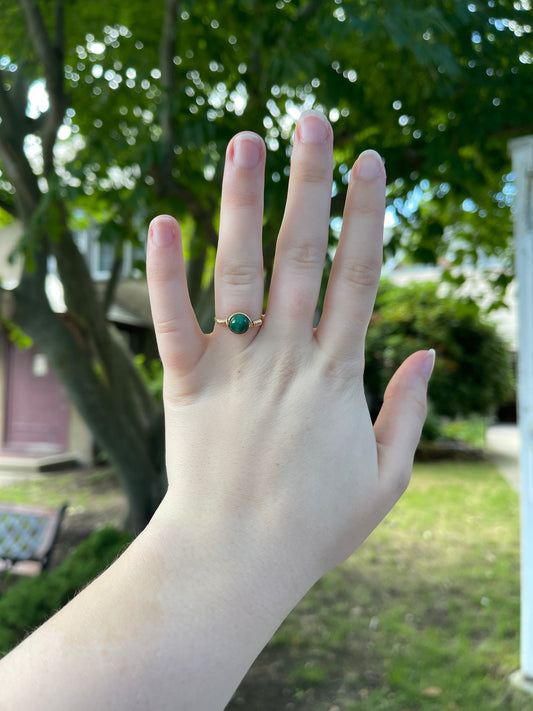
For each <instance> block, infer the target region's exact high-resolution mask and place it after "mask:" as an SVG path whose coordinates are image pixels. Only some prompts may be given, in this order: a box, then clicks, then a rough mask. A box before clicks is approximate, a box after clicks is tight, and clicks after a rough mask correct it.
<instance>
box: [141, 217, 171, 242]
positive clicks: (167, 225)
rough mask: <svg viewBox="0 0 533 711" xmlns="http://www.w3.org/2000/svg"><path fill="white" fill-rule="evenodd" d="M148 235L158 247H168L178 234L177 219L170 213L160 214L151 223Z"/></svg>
mask: <svg viewBox="0 0 533 711" xmlns="http://www.w3.org/2000/svg"><path fill="white" fill-rule="evenodd" d="M148 235H149V236H150V235H151V237H152V239H153V241H154V244H155V245H156V246H157V247H168V246H170V245H171V244H172V243H173V242H174V238H175V236H176V221H175V220H174V219H173V218H172V217H170V216H168V215H159V217H155V218H154V219H153V220H152V222H151V223H150V227H149V228H148Z"/></svg>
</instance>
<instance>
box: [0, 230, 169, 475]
mask: <svg viewBox="0 0 533 711" xmlns="http://www.w3.org/2000/svg"><path fill="white" fill-rule="evenodd" d="M20 235H21V226H20V224H19V223H17V222H12V223H10V224H9V225H8V226H6V227H4V228H3V229H1V230H0V281H1V284H2V286H3V287H4V288H5V289H12V288H14V287H15V286H16V285H17V284H18V281H19V279H20V275H21V269H22V263H21V260H17V259H15V260H14V261H10V259H9V255H10V254H11V252H12V250H13V248H14V246H15V245H16V243H17V241H18V240H19V238H20ZM77 241H78V246H79V247H80V250H81V251H82V253H83V254H84V255H85V257H86V259H87V261H88V264H89V267H90V270H91V274H92V276H93V278H94V279H95V282H96V286H97V288H98V289H103V288H104V287H105V282H106V280H107V279H108V278H109V274H110V269H111V264H112V259H111V260H110V248H109V247H108V246H106V245H100V244H99V243H98V241H97V240H96V238H95V235H94V233H92V232H91V230H90V229H88V230H86V231H84V232H81V233H79V234H78V235H77ZM134 256H135V255H133V254H132V252H131V250H130V251H129V252H128V251H126V257H125V259H124V273H125V274H126V275H127V276H128V277H129V278H126V279H123V280H122V281H121V282H120V283H119V285H118V287H117V291H116V295H115V299H114V301H113V303H112V305H111V307H110V309H109V313H108V316H109V319H110V321H112V322H114V323H115V324H116V325H117V327H118V328H119V329H120V330H121V331H122V332H123V334H124V336H125V338H126V339H127V340H128V343H129V344H130V346H131V348H132V350H133V351H134V352H137V353H138V352H146V353H147V355H148V357H153V356H155V354H156V348H155V338H154V335H153V326H152V320H151V314H150V306H149V300H148V289H147V286H146V281H145V280H144V279H139V278H132V272H133V270H132V264H133V257H134ZM46 290H47V294H48V298H49V300H50V303H51V305H52V307H53V308H54V310H56V311H58V312H61V311H63V310H65V305H64V302H63V297H62V287H61V283H60V281H59V279H58V277H57V275H56V273H55V269H54V265H53V263H51V264H50V272H49V275H48V277H47V284H46ZM0 437H1V439H0V469H1V468H4V469H38V470H43V469H47V468H54V467H59V466H65V465H67V464H71V463H80V464H87V463H90V462H91V461H92V460H93V458H94V452H95V444H94V441H93V437H92V435H91V433H90V431H89V429H88V428H87V426H86V425H85V423H84V421H83V420H82V418H81V416H80V414H79V413H78V411H77V409H76V408H75V407H74V405H73V403H72V402H71V401H70V399H69V397H68V395H67V393H66V392H65V390H64V388H63V386H62V384H61V382H60V381H59V378H58V377H57V375H56V374H55V373H54V371H53V370H52V368H50V366H49V364H48V361H47V359H46V356H45V355H44V354H42V353H40V352H39V351H38V349H37V348H36V347H35V346H31V347H29V348H20V347H18V346H17V345H16V344H15V343H14V342H13V341H12V339H10V338H9V336H8V333H7V331H6V329H5V328H4V329H1V330H0Z"/></svg>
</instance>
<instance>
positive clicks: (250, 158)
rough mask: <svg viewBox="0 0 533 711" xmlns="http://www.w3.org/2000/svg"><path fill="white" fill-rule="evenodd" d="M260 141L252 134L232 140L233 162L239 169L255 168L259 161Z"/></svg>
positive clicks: (240, 135) (242, 135)
mask: <svg viewBox="0 0 533 711" xmlns="http://www.w3.org/2000/svg"><path fill="white" fill-rule="evenodd" d="M261 143H262V141H261V139H260V138H259V136H256V135H255V134H253V133H246V134H242V133H241V134H239V135H238V136H235V138H234V139H233V160H234V161H235V163H236V164H237V165H238V166H239V167H241V168H255V167H256V166H257V165H259V161H260V160H261Z"/></svg>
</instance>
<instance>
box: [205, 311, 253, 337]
mask: <svg viewBox="0 0 533 711" xmlns="http://www.w3.org/2000/svg"><path fill="white" fill-rule="evenodd" d="M264 318H265V315H264V314H263V315H262V316H261V318H258V319H256V320H255V321H254V320H253V319H251V318H250V317H249V316H248V315H247V314H245V313H243V312H242V311H236V312H235V313H234V314H231V316H228V318H217V317H216V316H215V323H221V324H223V325H224V326H227V327H228V328H229V330H230V331H231V332H232V333H236V334H238V335H242V334H243V333H246V332H247V331H248V330H249V329H250V328H257V327H258V326H262V325H263V319H264Z"/></svg>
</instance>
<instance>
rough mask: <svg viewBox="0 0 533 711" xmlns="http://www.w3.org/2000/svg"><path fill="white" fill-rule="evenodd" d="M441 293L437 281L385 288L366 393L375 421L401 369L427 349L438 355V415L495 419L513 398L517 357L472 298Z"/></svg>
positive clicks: (434, 392)
mask: <svg viewBox="0 0 533 711" xmlns="http://www.w3.org/2000/svg"><path fill="white" fill-rule="evenodd" d="M438 289H439V284H435V283H433V282H428V283H412V284H409V285H408V286H402V287H399V286H395V285H393V284H391V283H390V282H384V283H383V284H382V285H381V287H380V290H379V293H378V297H377V300H376V310H375V312H374V315H373V317H372V321H371V324H370V329H369V333H368V339H367V343H366V361H367V366H366V372H365V388H366V390H367V397H368V400H369V404H370V409H371V412H372V414H373V415H374V416H375V415H376V414H377V412H378V411H379V407H380V406H381V403H382V400H383V393H384V391H385V387H386V385H387V383H388V381H389V379H390V378H391V376H392V374H393V373H394V371H395V370H396V368H397V367H398V366H399V365H400V363H401V362H402V361H403V360H404V359H405V358H406V357H407V356H408V355H410V354H411V353H413V352H414V351H416V350H419V349H425V348H435V350H436V353H437V360H436V364H435V371H434V373H433V376H432V378H431V382H430V385H429V400H430V404H431V412H432V413H433V415H436V416H438V417H450V418H455V417H466V416H468V415H472V414H478V415H490V414H493V413H494V412H495V411H496V409H497V407H498V406H499V405H500V404H501V403H503V402H505V401H506V399H507V398H508V397H509V395H510V394H511V392H512V387H513V374H512V367H511V356H510V352H509V349H508V348H507V346H506V344H505V343H504V342H503V340H502V339H501V338H500V336H499V334H498V333H497V331H496V328H495V327H494V326H493V325H492V324H490V323H488V322H487V320H486V319H485V318H484V316H483V315H482V313H481V310H480V308H479V306H478V305H477V304H476V303H475V302H474V301H473V300H472V299H470V298H459V297H455V296H439V294H438Z"/></svg>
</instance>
